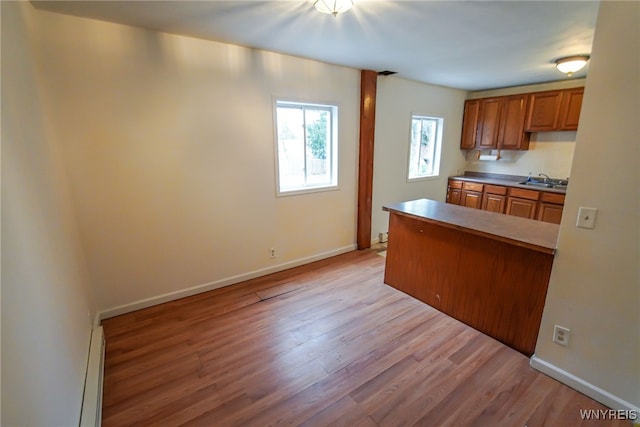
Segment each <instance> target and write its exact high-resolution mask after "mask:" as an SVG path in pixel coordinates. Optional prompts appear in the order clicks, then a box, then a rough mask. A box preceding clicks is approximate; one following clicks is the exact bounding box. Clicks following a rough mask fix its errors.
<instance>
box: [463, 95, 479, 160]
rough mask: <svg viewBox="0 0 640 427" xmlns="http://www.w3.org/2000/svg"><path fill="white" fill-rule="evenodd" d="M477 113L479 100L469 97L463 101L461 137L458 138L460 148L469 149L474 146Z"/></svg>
mask: <svg viewBox="0 0 640 427" xmlns="http://www.w3.org/2000/svg"><path fill="white" fill-rule="evenodd" d="M479 115H480V100H479V99H469V100H467V101H465V103H464V118H463V121H462V139H461V140H460V149H462V150H471V149H474V148H475V147H476V137H477V132H478V116H479Z"/></svg>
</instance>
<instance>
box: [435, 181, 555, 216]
mask: <svg viewBox="0 0 640 427" xmlns="http://www.w3.org/2000/svg"><path fill="white" fill-rule="evenodd" d="M564 198H565V196H564V194H562V193H554V192H549V191H538V190H529V189H525V188H517V187H504V186H501V185H491V184H480V183H477V182H468V181H459V180H455V179H450V180H449V184H448V187H447V203H452V204H454V205H461V206H466V207H468V208H475V209H482V210H485V211H491V212H497V213H502V214H506V215H511V216H517V217H521V218H529V219H536V220H538V221H543V222H550V223H554V224H560V219H561V218H562V208H563V206H564Z"/></svg>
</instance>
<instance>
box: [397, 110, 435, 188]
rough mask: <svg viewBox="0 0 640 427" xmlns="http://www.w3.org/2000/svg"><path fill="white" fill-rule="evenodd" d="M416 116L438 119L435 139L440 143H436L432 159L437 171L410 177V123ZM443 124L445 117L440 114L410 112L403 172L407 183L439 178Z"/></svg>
mask: <svg viewBox="0 0 640 427" xmlns="http://www.w3.org/2000/svg"><path fill="white" fill-rule="evenodd" d="M416 117H420V118H432V119H438V120H440V126H438V133H437V135H436V140H438V141H439V142H440V143H439V144H438V143H437V144H436V151H435V153H434V159H435V163H436V164H437V168H438V172H437V173H436V174H434V175H429V176H419V177H415V178H410V177H409V172H410V170H411V123H412V121H413V119H414V118H416ZM444 124H445V119H444V117H442V116H440V115H436V114H421V113H411V116H410V117H409V137H408V144H407V169H406V174H405V176H406V178H407V183H413V182H420V181H432V180H436V179H440V166H441V163H442V145H443V143H444V141H443V140H444Z"/></svg>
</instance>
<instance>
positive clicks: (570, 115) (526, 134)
mask: <svg viewBox="0 0 640 427" xmlns="http://www.w3.org/2000/svg"><path fill="white" fill-rule="evenodd" d="M583 93H584V88H583V87H578V88H573V89H563V90H551V91H546V92H534V93H528V94H517V95H510V96H497V97H491V98H479V99H469V100H467V101H466V102H465V104H464V118H463V122H462V138H461V141H460V148H461V149H463V150H473V149H478V150H488V149H498V148H500V149H503V150H528V149H529V138H530V136H531V135H530V132H547V131H564V130H576V129H577V128H578V120H579V118H580V108H581V107H582V95H583Z"/></svg>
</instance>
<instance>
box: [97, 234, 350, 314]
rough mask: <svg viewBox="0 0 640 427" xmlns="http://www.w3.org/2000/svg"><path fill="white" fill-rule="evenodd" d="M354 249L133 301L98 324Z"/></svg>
mask: <svg viewBox="0 0 640 427" xmlns="http://www.w3.org/2000/svg"><path fill="white" fill-rule="evenodd" d="M355 249H356V245H355V244H353V245H349V246H343V247H341V248H337V249H333V250H330V251H326V252H321V253H319V254H316V255H312V256H309V257H305V258H298V259H295V260H292V261H287V262H284V263H282V264H278V265H273V266H269V267H266V268H261V269H258V270H254V271H250V272H248V273H244V274H238V275H236V276H231V277H227V278H224V279H220V280H216V281H215V282H210V283H205V284H202V285H197V286H193V287H191V288H186V289H180V290H178V291H174V292H168V293H166V294H162V295H158V296H155V297H151V298H145V299H142V300H139V301H135V302H132V303H129V304H123V305H120V306H117V307H113V308H109V309H106V310H102V311H99V312H98V313H97V314H96V316H97V319H98V320H97V321H98V324H99V323H100V321H102V320H104V319H108V318H110V317H114V316H119V315H121V314H125V313H130V312H132V311H136V310H140V309H142V308H147V307H151V306H154V305H158V304H162V303H165V302H169V301H174V300H177V299H180V298H184V297H189V296H192V295H196V294H199V293H202V292H207V291H211V290H214V289H218V288H222V287H224V286H229V285H233V284H235V283H239V282H244V281H245V280H250V279H255V278H256V277H260V276H265V275H267V274H271V273H277V272H279V271H283V270H288V269H289V268H293V267H298V266H300V265H304V264H309V263H311V262H314V261H320V260H322V259H326V258H331V257H333V256H336V255H341V254H344V253H347V252H351V251H353V250H355Z"/></svg>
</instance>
